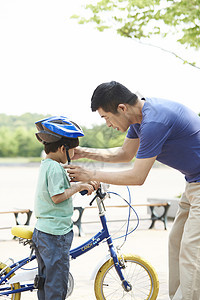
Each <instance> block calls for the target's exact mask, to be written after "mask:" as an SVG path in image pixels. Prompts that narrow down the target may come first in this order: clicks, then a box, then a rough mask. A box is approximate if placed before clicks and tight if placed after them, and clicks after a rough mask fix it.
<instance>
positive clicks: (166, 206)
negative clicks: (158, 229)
mask: <svg viewBox="0 0 200 300" xmlns="http://www.w3.org/2000/svg"><path fill="white" fill-rule="evenodd" d="M137 206H146V207H149V208H150V218H140V220H151V225H150V226H149V229H152V228H153V227H154V224H155V222H156V221H162V222H163V223H164V229H165V230H166V229H167V212H168V209H169V207H170V203H169V202H163V203H144V204H140V203H139V204H133V205H132V207H133V208H134V207H137ZM123 207H128V205H118V206H116V205H113V206H108V205H106V208H123ZM155 207H163V213H161V214H158V213H157V212H156V211H155ZM88 208H90V209H91V208H96V207H95V206H86V207H81V206H75V207H74V210H75V211H76V210H77V211H78V213H79V214H78V218H77V219H76V220H75V221H74V225H75V226H77V227H78V235H79V236H81V233H82V231H83V230H82V224H90V223H95V222H98V221H88V222H83V221H82V216H83V212H84V210H85V209H88ZM118 221H124V220H113V221H107V222H118Z"/></svg>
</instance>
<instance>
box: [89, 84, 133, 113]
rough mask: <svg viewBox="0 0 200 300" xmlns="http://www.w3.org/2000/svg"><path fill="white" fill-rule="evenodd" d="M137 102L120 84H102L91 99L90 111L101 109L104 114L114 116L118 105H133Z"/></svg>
mask: <svg viewBox="0 0 200 300" xmlns="http://www.w3.org/2000/svg"><path fill="white" fill-rule="evenodd" d="M137 101H138V97H137V95H135V94H134V93H132V92H131V91H129V90H128V89H127V88H126V87H125V86H123V85H122V84H121V83H119V82H116V81H111V82H106V83H102V84H100V85H99V86H98V87H97V88H96V89H95V91H94V93H93V95H92V99H91V109H92V111H96V110H97V109H99V108H100V107H101V108H102V109H103V110H104V111H105V112H111V113H113V114H116V113H117V108H118V105H119V104H122V103H128V104H130V105H135V104H136V103H137Z"/></svg>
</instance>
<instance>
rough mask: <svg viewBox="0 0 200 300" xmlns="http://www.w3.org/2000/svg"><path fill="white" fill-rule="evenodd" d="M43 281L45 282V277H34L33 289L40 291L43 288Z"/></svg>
mask: <svg viewBox="0 0 200 300" xmlns="http://www.w3.org/2000/svg"><path fill="white" fill-rule="evenodd" d="M44 281H45V277H44V276H40V275H36V276H35V279H34V285H33V286H34V288H35V289H38V290H40V289H42V288H43V286H44Z"/></svg>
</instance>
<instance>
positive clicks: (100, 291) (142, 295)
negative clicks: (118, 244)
mask: <svg viewBox="0 0 200 300" xmlns="http://www.w3.org/2000/svg"><path fill="white" fill-rule="evenodd" d="M109 193H112V192H108V191H103V190H102V188H101V187H100V188H99V189H98V190H97V191H96V195H95V197H94V198H93V199H92V201H91V202H90V205H92V204H93V202H94V200H96V203H97V208H98V211H99V218H100V222H101V225H102V229H101V230H100V231H99V232H98V233H97V234H95V235H94V236H93V237H92V238H91V239H89V240H88V241H87V242H85V243H83V244H82V245H80V246H78V247H76V248H75V249H71V250H70V258H71V260H73V259H75V258H77V257H79V256H80V255H82V254H84V253H86V252H88V251H90V250H91V249H93V248H95V247H96V246H98V245H99V244H100V243H101V242H106V243H107V246H108V248H109V255H107V256H106V257H105V259H104V260H103V261H102V262H101V265H100V266H99V268H98V270H97V272H96V277H95V280H94V292H95V296H96V299H98V300H103V299H104V300H109V299H115V300H118V299H137V300H141V299H143V300H144V299H145V300H147V299H151V300H155V299H156V298H157V295H158V291H159V281H158V276H157V274H156V271H155V269H154V268H153V267H152V266H151V265H150V264H149V263H148V262H147V261H146V260H144V259H143V258H141V257H139V256H137V255H134V254H122V253H120V249H117V251H116V250H115V247H114V245H113V240H112V237H111V236H110V233H109V229H108V226H107V220H106V217H105V206H104V203H103V201H104V199H105V198H106V197H107V196H108V194H109ZM113 194H114V195H117V194H116V193H113ZM118 196H119V195H118ZM129 197H130V192H129ZM123 200H125V199H123ZM125 201H126V200H125ZM126 202H127V201H126ZM129 202H130V201H129ZM129 202H127V203H128V205H129V218H130V210H131V209H133V207H132V206H131V204H130V203H129ZM133 210H134V209H133ZM128 224H129V220H128ZM137 226H138V225H136V227H137ZM136 227H135V228H134V229H133V230H132V231H134V230H135V229H136ZM132 231H130V232H128V225H127V229H126V234H125V235H124V236H125V240H126V237H127V235H128V234H130V233H131V232H132ZM32 233H33V228H30V226H19V225H18V226H15V227H13V228H12V234H13V235H14V236H16V237H18V238H19V239H20V240H21V241H22V242H23V244H24V245H27V244H29V245H31V237H32ZM33 252H34V251H33V249H32V250H31V254H30V256H29V257H26V258H24V259H22V260H20V261H18V262H12V263H11V264H10V265H6V264H4V263H1V262H0V297H4V296H5V298H6V299H9V298H8V297H10V299H12V300H20V298H21V293H22V292H26V291H33V290H35V289H37V284H36V280H35V281H34V279H35V278H37V267H36V268H32V269H31V270H30V269H29V270H27V269H24V268H23V267H24V266H25V265H27V264H29V263H31V262H32V261H34V260H35V259H36V257H35V255H34V254H33ZM20 269H21V270H23V272H21V273H19V274H18V273H17V271H18V270H20ZM24 282H25V283H24ZM26 282H28V283H26ZM73 287H74V279H73V276H72V274H71V273H70V274H69V281H68V293H67V297H69V296H70V295H71V294H72V291H73Z"/></svg>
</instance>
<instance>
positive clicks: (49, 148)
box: [44, 138, 79, 154]
mask: <svg viewBox="0 0 200 300" xmlns="http://www.w3.org/2000/svg"><path fill="white" fill-rule="evenodd" d="M78 145H79V139H78V138H74V139H73V138H62V139H60V140H59V141H57V142H54V143H47V144H44V151H45V153H46V154H49V153H50V152H56V151H57V150H58V148H60V147H61V146H67V147H68V149H72V148H76V147H78Z"/></svg>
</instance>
